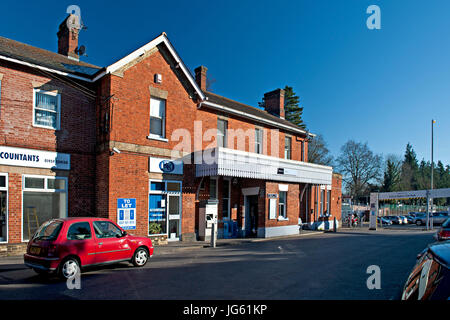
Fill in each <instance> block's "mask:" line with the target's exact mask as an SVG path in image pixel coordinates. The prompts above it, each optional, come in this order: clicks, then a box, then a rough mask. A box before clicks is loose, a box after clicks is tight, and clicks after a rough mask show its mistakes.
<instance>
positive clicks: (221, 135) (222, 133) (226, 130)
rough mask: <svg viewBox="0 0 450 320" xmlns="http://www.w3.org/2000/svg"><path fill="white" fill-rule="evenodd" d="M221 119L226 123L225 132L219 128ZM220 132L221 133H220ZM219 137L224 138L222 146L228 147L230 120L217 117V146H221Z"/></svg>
mask: <svg viewBox="0 0 450 320" xmlns="http://www.w3.org/2000/svg"><path fill="white" fill-rule="evenodd" d="M219 121H221V122H223V123H224V132H220V130H219ZM219 133H220V134H219ZM219 137H220V139H221V140H222V142H223V143H222V144H223V145H222V146H221V147H223V148H227V147H228V120H225V119H220V118H218V119H217V146H218V147H219Z"/></svg>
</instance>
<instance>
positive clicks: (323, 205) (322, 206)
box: [320, 190, 325, 217]
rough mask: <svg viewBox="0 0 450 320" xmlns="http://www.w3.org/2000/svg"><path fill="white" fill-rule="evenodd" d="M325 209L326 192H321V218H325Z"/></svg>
mask: <svg viewBox="0 0 450 320" xmlns="http://www.w3.org/2000/svg"><path fill="white" fill-rule="evenodd" d="M324 207H325V190H321V191H320V216H321V217H322V216H323V211H324Z"/></svg>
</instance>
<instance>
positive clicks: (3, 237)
mask: <svg viewBox="0 0 450 320" xmlns="http://www.w3.org/2000/svg"><path fill="white" fill-rule="evenodd" d="M6 241H8V176H7V175H6V174H0V242H6Z"/></svg>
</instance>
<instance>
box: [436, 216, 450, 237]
mask: <svg viewBox="0 0 450 320" xmlns="http://www.w3.org/2000/svg"><path fill="white" fill-rule="evenodd" d="M436 239H437V240H438V241H445V240H450V218H448V219H447V220H445V221H444V223H443V224H442V225H441V227H440V228H439V230H438V232H437V233H436Z"/></svg>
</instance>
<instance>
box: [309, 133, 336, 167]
mask: <svg viewBox="0 0 450 320" xmlns="http://www.w3.org/2000/svg"><path fill="white" fill-rule="evenodd" d="M308 162H312V163H317V164H322V165H325V166H331V165H332V163H333V157H332V156H331V155H330V150H328V147H327V143H326V142H325V139H324V138H323V136H322V135H321V134H318V135H316V136H315V137H314V138H313V139H312V140H310V142H309V143H308Z"/></svg>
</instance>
